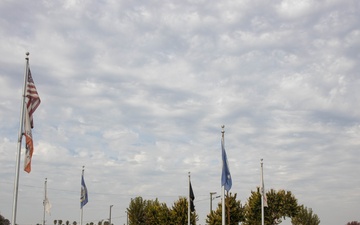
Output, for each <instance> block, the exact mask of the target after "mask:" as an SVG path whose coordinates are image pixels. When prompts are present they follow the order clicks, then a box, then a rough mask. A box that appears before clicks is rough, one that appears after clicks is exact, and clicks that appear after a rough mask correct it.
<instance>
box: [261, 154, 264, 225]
mask: <svg viewBox="0 0 360 225" xmlns="http://www.w3.org/2000/svg"><path fill="white" fill-rule="evenodd" d="M260 164H261V188H260V191H261V225H264V177H263V176H264V174H263V159H261V162H260Z"/></svg>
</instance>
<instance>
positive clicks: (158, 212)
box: [145, 199, 171, 224]
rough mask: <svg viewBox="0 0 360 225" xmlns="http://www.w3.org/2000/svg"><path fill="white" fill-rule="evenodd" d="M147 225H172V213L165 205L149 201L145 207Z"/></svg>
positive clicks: (156, 201)
mask: <svg viewBox="0 0 360 225" xmlns="http://www.w3.org/2000/svg"><path fill="white" fill-rule="evenodd" d="M145 221H146V224H170V221H171V213H170V210H169V208H168V207H167V206H166V204H165V203H160V202H159V200H158V199H155V201H152V200H148V201H147V204H146V207H145Z"/></svg>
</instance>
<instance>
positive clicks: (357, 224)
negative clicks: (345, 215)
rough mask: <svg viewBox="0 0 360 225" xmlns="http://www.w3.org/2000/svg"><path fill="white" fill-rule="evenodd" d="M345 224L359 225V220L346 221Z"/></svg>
mask: <svg viewBox="0 0 360 225" xmlns="http://www.w3.org/2000/svg"><path fill="white" fill-rule="evenodd" d="M346 225H360V222H358V221H352V222H348V223H347V224H346Z"/></svg>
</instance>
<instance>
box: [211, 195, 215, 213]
mask: <svg viewBox="0 0 360 225" xmlns="http://www.w3.org/2000/svg"><path fill="white" fill-rule="evenodd" d="M215 194H216V192H210V214H211V212H212V199H213V198H212V196H213V195H215Z"/></svg>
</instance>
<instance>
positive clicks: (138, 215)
mask: <svg viewBox="0 0 360 225" xmlns="http://www.w3.org/2000/svg"><path fill="white" fill-rule="evenodd" d="M145 208H146V201H144V200H143V198H142V197H136V198H134V199H131V201H130V205H129V208H127V212H128V217H129V225H145Z"/></svg>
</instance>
